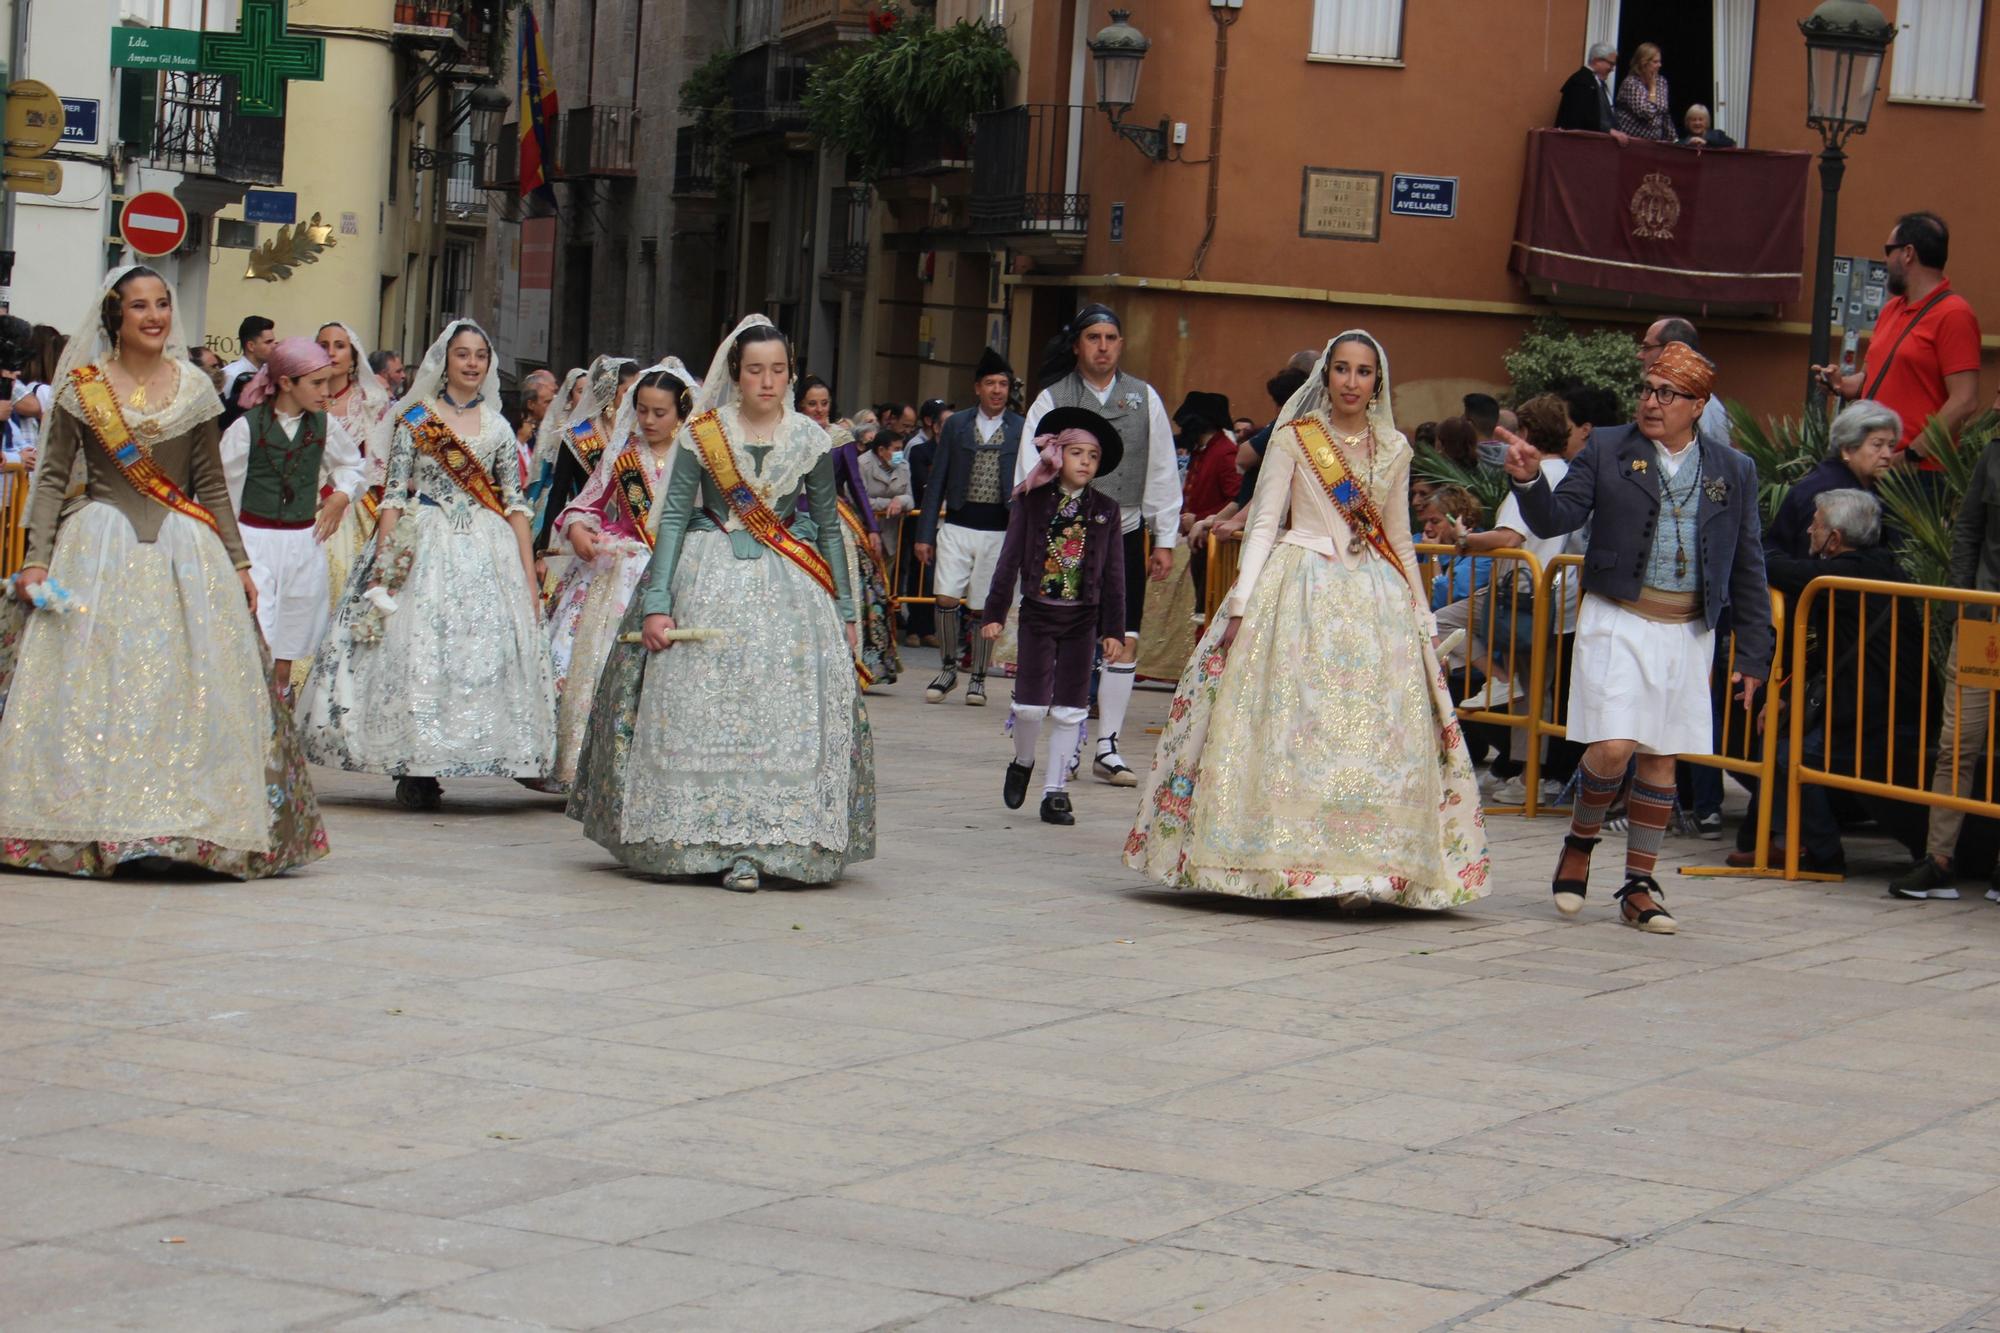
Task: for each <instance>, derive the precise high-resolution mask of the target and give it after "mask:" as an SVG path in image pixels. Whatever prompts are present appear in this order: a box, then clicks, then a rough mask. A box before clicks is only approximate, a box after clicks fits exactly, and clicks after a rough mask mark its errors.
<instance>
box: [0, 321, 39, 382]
mask: <svg viewBox="0 0 2000 1333" xmlns="http://www.w3.org/2000/svg"><path fill="white" fill-rule="evenodd" d="M33 334H34V329H33V327H32V326H31V325H30V324H29V323H28V321H27V320H25V319H22V318H21V317H20V316H19V315H0V374H4V375H19V374H20V373H21V372H22V371H23V370H26V369H27V368H28V343H29V341H30V339H31V338H32V337H33Z"/></svg>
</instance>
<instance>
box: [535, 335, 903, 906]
mask: <svg viewBox="0 0 2000 1333" xmlns="http://www.w3.org/2000/svg"><path fill="white" fill-rule="evenodd" d="M791 365H792V363H791V346H790V344H789V343H788V342H787V341H786V339H785V336H784V335H783V334H782V333H780V332H778V330H777V329H776V328H774V327H773V326H772V325H771V323H770V321H768V320H766V319H764V318H763V317H762V316H755V315H753V316H751V317H750V318H748V319H745V320H744V321H743V322H742V323H741V324H739V325H737V327H736V329H735V330H734V331H733V332H732V333H731V334H730V335H729V337H728V338H727V339H726V340H725V341H724V343H723V345H722V347H721V348H720V349H719V350H718V351H717V352H716V355H715V360H714V362H713V363H712V364H711V365H710V366H709V370H708V376H707V378H705V379H704V380H703V381H702V386H701V391H700V392H699V393H698V394H696V396H695V403H694V411H695V416H694V417H693V418H692V419H691V420H690V421H689V422H688V424H687V425H686V426H684V427H682V428H681V432H680V434H679V435H678V436H677V437H676V438H675V442H674V456H673V462H672V464H671V466H670V467H669V469H668V474H667V485H666V492H665V494H664V495H662V496H661V497H660V499H659V500H658V501H657V503H656V513H657V515H658V517H657V520H656V529H655V531H656V534H657V535H656V541H655V547H654V552H653V561H652V565H651V567H650V569H649V570H648V571H647V574H646V578H645V581H644V582H643V583H642V584H641V585H640V590H639V592H638V594H637V595H636V596H635V597H634V598H633V601H632V605H631V607H630V608H629V609H628V610H627V611H626V613H625V621H624V626H623V632H621V634H620V636H619V638H620V642H619V643H618V644H617V646H615V647H614V648H613V650H612V653H611V657H610V659H609V661H608V662H607V663H606V664H605V668H604V674H603V676H602V677H601V678H600V679H599V681H598V685H597V698H596V702H595V704H594V706H593V708H592V710H591V718H590V728H589V736H588V738H587V739H586V741H585V743H584V750H583V755H582V758H581V761H580V763H579V765H578V770H577V781H576V787H575V789H574V791H573V792H572V793H571V796H570V805H569V813H570V817H571V818H573V819H577V820H580V821H582V823H583V827H584V832H585V833H586V834H588V835H589V836H590V838H591V839H592V840H593V841H595V842H597V843H599V844H600V845H602V846H603V847H605V848H606V849H607V850H609V851H610V852H611V853H612V855H614V856H616V857H617V858H618V859H619V860H620V861H622V862H624V863H625V864H626V865H627V866H628V867H630V868H632V869H634V870H639V871H645V872H648V873H651V874H659V875H702V874H715V873H718V872H720V873H721V874H722V884H723V887H724V888H728V889H734V890H737V891H739V892H749V891H751V890H753V889H755V888H757V887H758V885H759V884H760V882H761V879H762V877H763V876H766V875H768V876H771V877H773V878H775V879H785V880H793V881H798V882H801V883H807V884H823V883H829V882H831V881H833V880H836V879H838V878H840V876H841V874H842V873H843V872H844V871H845V870H846V868H847V867H848V866H849V865H851V864H853V863H854V862H856V861H865V860H868V859H870V858H871V857H873V856H874V854H875V763H874V758H873V749H872V745H871V743H870V739H869V732H868V714H867V710H866V707H865V705H864V703H863V701H862V698H861V691H860V689H859V684H858V681H857V679H856V664H855V660H854V643H855V626H854V620H855V614H856V613H855V606H854V598H853V593H852V587H851V585H850V583H849V582H848V578H847V561H846V552H845V550H844V546H845V541H846V532H845V529H844V525H843V524H842V523H841V522H840V520H839V519H838V518H837V517H836V516H835V511H834V500H833V495H834V480H833V468H834V465H833V459H832V457H831V453H830V450H831V441H830V440H829V439H828V438H827V434H826V432H825V431H824V430H821V429H820V428H819V427H818V426H817V425H815V424H814V423H813V422H811V421H809V420H808V419H806V418H805V417H804V416H801V415H800V414H799V413H798V412H797V411H795V410H793V408H792V405H791V403H792V400H791V377H792V376H791ZM808 498H809V499H810V501H811V513H812V515H813V517H812V518H808V517H807V516H806V515H805V514H804V513H802V512H801V506H800V501H801V500H802V499H808ZM690 634H692V635H696V636H705V637H696V638H689V637H686V636H688V635H690ZM677 635H679V636H681V637H679V638H677V637H676V636H677ZM628 636H629V637H640V636H643V641H642V642H639V643H629V642H626V640H627V638H628Z"/></svg>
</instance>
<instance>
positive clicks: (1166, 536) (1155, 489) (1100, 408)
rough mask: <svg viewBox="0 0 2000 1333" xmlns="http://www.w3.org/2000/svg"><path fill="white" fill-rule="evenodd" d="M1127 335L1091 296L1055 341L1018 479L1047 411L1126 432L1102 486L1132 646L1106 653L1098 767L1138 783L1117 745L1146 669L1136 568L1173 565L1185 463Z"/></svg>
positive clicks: (1103, 776)
mask: <svg viewBox="0 0 2000 1333" xmlns="http://www.w3.org/2000/svg"><path fill="white" fill-rule="evenodd" d="M1124 352H1125V334H1124V331H1123V326H1122V325H1120V323H1119V322H1118V316H1117V315H1116V314H1114V313H1113V312H1112V310H1111V308H1110V307H1108V306H1102V305H1096V304H1092V305H1087V306H1085V307H1084V308H1083V309H1082V310H1080V311H1078V312H1077V315H1076V318H1075V319H1073V320H1071V321H1070V322H1069V323H1068V325H1066V326H1065V327H1064V328H1063V330H1062V332H1060V333H1058V334H1057V335H1056V337H1055V339H1054V341H1053V342H1051V343H1050V344H1049V348H1048V352H1047V354H1046V355H1045V356H1044V358H1043V361H1042V366H1041V380H1042V383H1043V384H1044V385H1045V386H1047V387H1045V388H1044V389H1043V390H1042V391H1041V393H1040V394H1038V395H1037V396H1036V398H1035V401H1034V402H1033V403H1031V404H1030V405H1029V407H1028V420H1027V425H1026V428H1025V429H1024V430H1023V431H1022V432H1021V451H1020V458H1019V462H1018V463H1017V464H1016V465H1015V468H1014V480H1015V482H1016V483H1017V484H1018V483H1020V482H1023V481H1026V480H1027V479H1028V474H1029V473H1031V472H1032V471H1034V467H1035V464H1036V462H1037V461H1038V460H1039V459H1040V457H1041V456H1040V454H1038V453H1037V452H1036V450H1035V436H1036V432H1037V430H1038V428H1039V427H1040V425H1041V421H1042V418H1043V417H1044V416H1047V415H1048V414H1049V413H1050V412H1053V411H1055V410H1056V409H1057V408H1059V407H1081V408H1085V409H1087V410H1089V411H1091V412H1095V413H1097V414H1098V415H1100V416H1102V417H1103V418H1104V419H1105V420H1106V421H1107V422H1109V423H1110V425H1111V429H1112V430H1113V431H1114V432H1116V433H1117V435H1118V437H1119V438H1120V439H1121V440H1123V441H1124V445H1125V457H1126V460H1127V462H1126V464H1125V466H1123V467H1121V468H1120V469H1119V470H1118V471H1117V472H1116V473H1114V474H1113V475H1111V476H1109V477H1106V478H1105V479H1104V484H1103V485H1102V486H1100V487H1098V488H1097V489H1098V490H1100V491H1101V492H1102V493H1103V494H1105V495H1108V496H1110V497H1111V498H1112V499H1113V500H1115V501H1117V503H1118V509H1119V512H1120V513H1121V514H1122V515H1123V518H1122V524H1123V528H1124V541H1125V556H1124V562H1125V568H1126V569H1127V570H1129V571H1134V572H1133V573H1131V574H1129V575H1128V576H1127V577H1126V579H1125V651H1124V652H1123V653H1122V654H1120V655H1119V657H1118V660H1117V661H1115V662H1114V661H1111V660H1109V659H1107V660H1106V661H1105V663H1104V674H1103V676H1102V678H1101V679H1100V680H1099V681H1098V685H1097V750H1096V754H1095V756H1094V758H1093V760H1092V762H1091V772H1092V773H1094V774H1096V776H1097V777H1098V779H1099V780H1101V781H1104V782H1108V783H1110V784H1111V785H1112V786H1114V787H1136V786H1138V785H1139V775H1138V774H1137V773H1135V772H1133V771H1132V766H1131V765H1130V764H1128V763H1126V762H1125V759H1124V756H1123V755H1121V754H1119V753H1118V733H1119V732H1120V731H1121V730H1122V729H1123V728H1124V726H1125V710H1126V709H1127V708H1128V707H1129V706H1130V705H1131V703H1132V687H1133V685H1134V683H1135V679H1134V673H1135V672H1136V671H1137V670H1138V668H1139V622H1140V621H1141V620H1142V619H1143V618H1144V615H1145V610H1146V581H1145V580H1144V579H1141V578H1139V577H1138V576H1137V573H1136V571H1137V570H1138V569H1139V568H1140V567H1141V566H1144V568H1145V569H1146V572H1147V574H1148V575H1149V576H1150V577H1151V578H1153V579H1154V580H1160V579H1164V578H1166V577H1167V575H1168V574H1169V573H1171V572H1172V571H1173V567H1174V555H1173V548H1174V547H1175V546H1176V545H1177V544H1179V542H1180V539H1181V470H1180V464H1179V462H1178V461H1177V460H1176V459H1175V457H1174V428H1173V424H1172V423H1171V422H1170V421H1168V420H1167V405H1166V404H1165V403H1164V402H1162V401H1161V400H1160V395H1159V392H1158V391H1157V390H1155V389H1154V388H1153V386H1152V385H1150V384H1148V383H1146V381H1144V380H1142V379H1138V378H1136V377H1134V376H1131V375H1128V374H1126V373H1125V371H1124V369H1123V368H1122V366H1121V365H1120V362H1121V361H1122V359H1123V357H1124ZM1147 527H1150V528H1151V529H1152V533H1153V554H1152V556H1151V557H1150V558H1148V557H1147V556H1146V554H1145V546H1146V538H1145V532H1144V529H1145V528H1147Z"/></svg>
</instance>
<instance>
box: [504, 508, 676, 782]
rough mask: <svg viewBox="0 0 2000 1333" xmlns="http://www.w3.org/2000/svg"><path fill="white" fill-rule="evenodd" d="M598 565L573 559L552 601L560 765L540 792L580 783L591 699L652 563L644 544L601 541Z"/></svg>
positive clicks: (551, 638) (550, 624)
mask: <svg viewBox="0 0 2000 1333" xmlns="http://www.w3.org/2000/svg"><path fill="white" fill-rule="evenodd" d="M599 540H600V542H601V545H600V547H599V550H598V555H597V558H596V559H595V560H577V559H572V560H571V561H570V563H569V568H568V569H566V570H565V571H563V576H562V578H561V580H559V581H558V582H557V584H556V589H555V593H554V594H553V595H552V596H551V597H550V599H549V607H550V609H549V618H548V623H547V625H546V627H545V628H546V629H547V632H548V636H549V666H550V668H551V670H553V671H554V673H555V686H556V762H555V767H554V768H552V769H551V770H550V771H549V775H548V776H547V777H546V778H542V779H539V780H531V781H529V783H528V785H529V786H531V787H534V788H535V789H536V790H538V791H548V792H567V791H568V790H569V788H570V784H571V783H573V782H575V781H576V761H577V756H578V754H579V753H581V751H582V750H583V737H584V732H585V730H586V729H587V728H588V727H589V725H590V705H591V700H592V699H593V698H594V697H595V695H596V693H597V678H598V675H599V674H600V673H601V672H602V671H603V670H604V659H605V658H607V657H609V656H610V655H611V647H612V644H613V642H614V641H615V640H616V639H617V637H618V632H619V631H618V626H619V622H620V621H622V620H623V619H624V617H625V608H626V606H627V605H629V604H630V603H631V601H632V591H633V589H635V588H637V587H638V586H639V580H640V579H641V578H643V577H645V573H646V567H647V566H648V565H649V564H651V563H652V559H653V552H652V548H650V547H648V546H647V545H646V544H645V543H644V542H638V541H631V540H625V539H620V538H616V537H606V538H600V539H599Z"/></svg>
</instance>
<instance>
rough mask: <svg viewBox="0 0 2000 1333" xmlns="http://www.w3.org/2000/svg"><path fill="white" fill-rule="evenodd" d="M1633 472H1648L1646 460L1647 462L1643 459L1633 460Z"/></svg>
mask: <svg viewBox="0 0 2000 1333" xmlns="http://www.w3.org/2000/svg"><path fill="white" fill-rule="evenodd" d="M1632 470H1633V471H1634V472H1644V471H1645V470H1646V460H1645V459H1643V458H1635V459H1633V460H1632Z"/></svg>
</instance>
